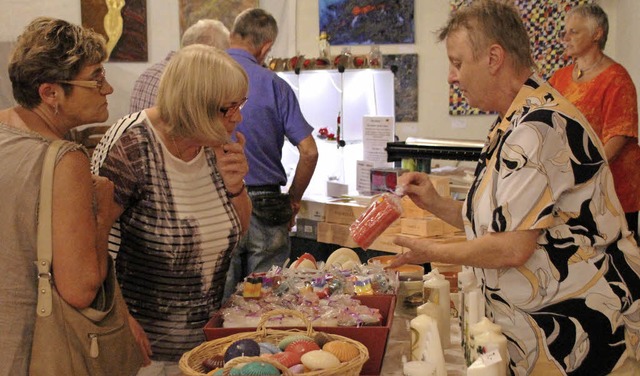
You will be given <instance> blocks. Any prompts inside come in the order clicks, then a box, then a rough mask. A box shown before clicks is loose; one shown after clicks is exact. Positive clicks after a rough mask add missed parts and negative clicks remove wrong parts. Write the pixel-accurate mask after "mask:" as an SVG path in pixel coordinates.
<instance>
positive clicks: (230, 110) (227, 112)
mask: <svg viewBox="0 0 640 376" xmlns="http://www.w3.org/2000/svg"><path fill="white" fill-rule="evenodd" d="M247 99H249V98H247V97H244V98H242V99H241V100H240V102H237V103H234V104H232V105H231V106H228V107H220V112H222V114H223V115H224V117H226V118H229V117H232V116H233V115H235V113H236V112H238V111H240V110H242V107H244V105H245V104H246V103H247Z"/></svg>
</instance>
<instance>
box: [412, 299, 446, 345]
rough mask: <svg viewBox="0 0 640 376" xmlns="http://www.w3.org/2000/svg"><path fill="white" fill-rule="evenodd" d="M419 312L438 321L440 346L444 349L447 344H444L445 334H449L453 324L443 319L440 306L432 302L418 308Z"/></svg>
mask: <svg viewBox="0 0 640 376" xmlns="http://www.w3.org/2000/svg"><path fill="white" fill-rule="evenodd" d="M417 312H418V315H427V316H429V317H431V318H433V319H434V320H435V321H436V326H437V327H438V337H439V338H440V346H441V347H442V348H443V349H444V348H445V344H444V343H442V337H444V335H445V333H448V331H447V328H449V325H450V324H451V322H450V320H448V318H443V317H442V310H441V309H440V306H439V305H438V304H436V303H434V302H432V301H428V302H426V303H424V304H423V305H421V306H420V307H418V308H417ZM449 330H450V329H449Z"/></svg>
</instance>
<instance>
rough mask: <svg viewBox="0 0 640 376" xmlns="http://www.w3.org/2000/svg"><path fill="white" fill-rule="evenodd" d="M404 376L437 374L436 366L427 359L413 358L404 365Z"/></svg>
mask: <svg viewBox="0 0 640 376" xmlns="http://www.w3.org/2000/svg"><path fill="white" fill-rule="evenodd" d="M402 374H403V375H404V376H436V366H435V365H434V364H433V363H431V362H429V361H426V360H412V361H410V362H406V363H405V364H404V365H403V366H402Z"/></svg>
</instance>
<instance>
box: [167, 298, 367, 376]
mask: <svg viewBox="0 0 640 376" xmlns="http://www.w3.org/2000/svg"><path fill="white" fill-rule="evenodd" d="M287 315H288V316H295V317H297V318H299V319H301V320H302V321H303V322H304V323H305V326H306V328H307V330H306V331H303V330H298V329H290V330H279V329H274V328H267V322H268V320H269V318H271V317H273V316H287ZM295 334H303V335H307V336H309V337H311V338H313V337H314V336H315V334H316V332H315V331H314V330H313V327H312V326H311V322H310V321H309V320H308V319H307V317H305V316H304V315H303V314H302V313H300V312H298V311H293V310H274V311H271V312H267V313H265V314H264V315H262V317H261V318H260V322H259V323H258V327H257V328H256V331H255V332H244V333H237V334H233V335H230V336H227V337H224V338H219V339H216V340H213V341H208V342H204V343H203V344H201V345H199V346H197V347H195V348H194V349H193V350H191V351H187V352H186V353H184V355H182V358H180V362H179V366H180V370H181V371H182V372H183V373H184V375H185V376H206V370H205V368H204V366H203V365H202V362H203V361H204V360H206V359H209V358H211V357H213V356H215V355H222V354H224V352H225V350H226V348H227V347H228V346H229V345H231V344H232V343H233V342H235V341H237V340H240V339H244V338H250V339H253V340H255V341H256V342H270V343H273V344H276V345H277V344H278V343H279V342H280V341H281V340H282V339H284V338H285V337H288V336H290V335H295ZM328 336H329V337H331V338H332V339H333V340H342V341H346V342H349V343H351V344H352V345H354V346H356V347H357V348H358V350H359V355H358V356H357V357H355V358H354V359H351V360H350V361H348V362H342V363H340V365H339V366H338V367H334V368H330V369H324V370H316V371H311V372H305V373H302V374H300V375H304V376H332V375H343V376H358V375H359V374H360V371H361V370H362V366H363V365H364V363H365V362H366V361H367V360H368V359H369V350H367V348H366V347H365V346H364V345H363V344H362V343H360V342H358V341H355V340H353V339H351V338H347V337H344V336H340V335H336V334H329V335H328ZM254 360H260V361H264V362H266V363H269V364H272V365H274V366H276V365H277V366H276V367H277V368H278V369H280V370H281V371H283V373H282V374H283V375H287V376H289V375H291V372H289V370H288V369H287V368H286V367H284V366H282V365H280V363H277V362H271V361H270V359H268V358H260V357H241V358H235V359H233V360H231V361H230V362H227V364H225V367H224V374H225V375H228V374H229V372H230V371H231V368H233V366H235V365H238V364H240V363H246V362H249V361H254ZM278 366H279V367H278ZM285 370H286V371H285Z"/></svg>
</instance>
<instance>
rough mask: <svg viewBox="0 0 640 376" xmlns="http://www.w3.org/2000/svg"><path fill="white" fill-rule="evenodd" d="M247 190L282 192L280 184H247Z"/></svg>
mask: <svg viewBox="0 0 640 376" xmlns="http://www.w3.org/2000/svg"><path fill="white" fill-rule="evenodd" d="M247 192H276V193H280V186H279V185H275V184H274V185H247Z"/></svg>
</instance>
